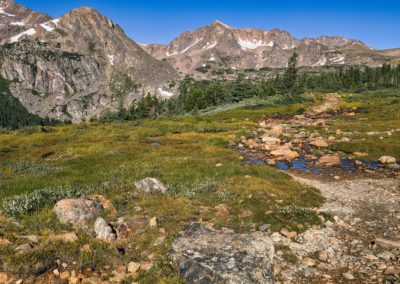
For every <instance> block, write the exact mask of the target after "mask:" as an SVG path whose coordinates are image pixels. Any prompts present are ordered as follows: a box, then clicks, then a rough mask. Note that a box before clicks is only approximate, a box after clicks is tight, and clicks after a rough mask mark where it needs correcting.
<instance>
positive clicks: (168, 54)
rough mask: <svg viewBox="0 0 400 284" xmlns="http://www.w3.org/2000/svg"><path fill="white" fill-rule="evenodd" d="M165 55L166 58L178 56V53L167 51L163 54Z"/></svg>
mask: <svg viewBox="0 0 400 284" xmlns="http://www.w3.org/2000/svg"><path fill="white" fill-rule="evenodd" d="M165 55H166V56H167V57H170V56H175V55H178V52H177V51H174V52H172V53H169V51H167V52H166V53H165Z"/></svg>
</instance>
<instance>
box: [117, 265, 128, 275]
mask: <svg viewBox="0 0 400 284" xmlns="http://www.w3.org/2000/svg"><path fill="white" fill-rule="evenodd" d="M116 271H117V273H118V274H126V272H127V269H126V266H125V265H120V266H118V267H117V269H116Z"/></svg>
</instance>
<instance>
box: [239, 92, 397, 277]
mask: <svg viewBox="0 0 400 284" xmlns="http://www.w3.org/2000/svg"><path fill="white" fill-rule="evenodd" d="M339 102H340V95H338V94H330V95H328V96H326V97H325V100H324V102H323V103H322V104H320V105H318V106H314V107H312V108H311V109H310V110H309V111H307V112H306V113H305V114H303V115H300V116H294V117H293V118H290V119H287V118H285V119H282V118H272V119H271V118H265V119H263V120H262V121H261V122H260V127H261V128H262V129H263V132H262V133H263V134H261V135H260V136H259V137H257V138H255V139H253V140H246V141H243V144H244V145H245V147H243V149H244V150H243V149H242V150H241V152H242V153H243V154H244V156H245V157H247V159H248V160H250V161H252V160H254V159H256V160H257V161H260V160H263V161H265V162H267V163H268V164H270V165H279V164H285V163H286V164H290V163H291V161H293V160H295V162H296V163H300V162H301V163H304V165H305V167H306V170H304V169H302V170H300V171H299V170H298V171H296V170H294V166H293V165H294V164H293V162H292V163H291V164H292V167H291V168H289V167H287V168H284V167H283V168H281V169H282V170H285V171H287V172H288V173H289V174H291V175H292V176H293V177H294V178H295V179H296V180H298V181H299V182H301V183H303V184H307V185H310V186H314V187H315V188H317V189H319V190H320V191H321V194H322V195H323V196H324V198H325V200H326V201H325V203H324V205H323V207H322V208H321V209H320V211H322V212H325V213H328V215H327V216H332V217H334V219H332V220H329V221H327V222H326V223H325V226H324V227H316V228H312V229H309V230H307V231H306V232H304V233H303V234H301V235H299V236H297V237H295V238H291V239H290V238H287V237H285V236H284V235H282V234H279V233H274V234H273V237H274V241H275V243H276V245H284V246H287V247H289V248H290V249H291V251H292V252H293V253H294V254H295V255H296V256H297V257H298V261H297V263H288V262H287V260H286V259H285V258H284V257H283V256H282V253H279V251H278V252H277V254H276V257H275V264H274V265H275V274H276V278H277V279H278V281H277V282H278V283H400V175H399V174H398V172H396V171H390V170H389V169H387V168H383V167H380V168H379V169H376V170H374V171H371V170H370V169H369V168H368V166H370V165H365V166H364V165H360V163H359V164H358V165H357V164H356V163H355V162H354V161H345V162H348V163H349V164H350V166H351V167H353V166H354V168H351V169H350V170H349V168H346V167H342V163H343V162H344V161H343V159H344V158H343V157H342V158H341V159H340V160H339V161H340V163H339V164H336V165H329V164H328V165H322V164H321V162H320V161H321V160H319V161H318V159H320V157H321V156H318V155H315V154H313V153H312V151H310V150H311V149H312V148H313V147H312V146H310V145H312V143H313V142H314V141H315V140H324V139H323V138H322V137H321V136H320V135H319V134H318V133H316V135H315V136H313V133H305V129H307V126H318V127H322V128H324V127H325V125H326V123H327V122H328V121H329V119H331V118H332V116H334V115H336V114H337V113H339V111H338V105H339ZM353 111H354V110H347V112H348V113H351V112H353ZM345 113H346V111H345ZM324 141H325V142H327V140H324ZM321 144H323V143H321ZM326 146H327V145H326ZM326 146H321V147H326ZM277 152H278V155H276V156H275V155H274V154H275V153H277ZM296 153H297V154H298V156H299V157H300V158H301V159H302V160H298V161H296V159H299V158H296ZM328 153H329V151H328ZM330 155H337V154H336V153H332V152H331V153H330ZM310 165H312V166H313V167H315V169H316V171H313V170H309V168H308V167H310ZM346 165H347V164H345V166H346ZM278 168H279V167H278ZM388 176H391V177H392V178H388ZM334 177H335V178H334ZM325 221H326V220H325ZM380 239H382V240H380Z"/></svg>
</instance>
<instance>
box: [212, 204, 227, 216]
mask: <svg viewBox="0 0 400 284" xmlns="http://www.w3.org/2000/svg"><path fill="white" fill-rule="evenodd" d="M215 209H217V213H216V214H215V215H216V216H218V217H221V218H226V217H229V215H230V209H229V206H228V204H219V205H218V206H216V207H215Z"/></svg>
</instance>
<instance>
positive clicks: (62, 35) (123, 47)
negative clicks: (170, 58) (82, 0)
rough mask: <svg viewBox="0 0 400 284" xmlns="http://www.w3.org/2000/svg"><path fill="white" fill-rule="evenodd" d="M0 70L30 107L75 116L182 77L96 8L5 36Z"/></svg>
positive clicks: (0, 49)
mask: <svg viewBox="0 0 400 284" xmlns="http://www.w3.org/2000/svg"><path fill="white" fill-rule="evenodd" d="M0 74H1V76H3V77H4V78H6V79H8V80H10V81H12V82H13V83H12V84H11V90H12V93H13V95H14V96H17V97H18V98H19V99H20V101H21V102H22V103H23V104H24V106H25V107H27V108H28V110H30V111H31V112H34V113H37V114H39V115H41V116H50V117H54V118H58V119H72V120H73V121H81V120H83V119H88V118H90V117H92V116H96V115H99V114H100V113H101V112H103V111H104V110H106V109H111V110H113V109H116V108H117V107H119V106H121V105H124V106H128V105H130V104H131V103H132V101H133V100H134V99H135V98H137V97H139V96H141V95H142V93H143V92H147V91H151V92H156V91H157V90H159V89H162V88H163V87H164V85H165V84H167V83H168V82H169V81H173V80H175V79H177V78H178V74H177V72H176V71H175V70H174V69H173V68H172V67H171V66H170V65H169V64H168V63H166V62H161V61H158V60H157V59H155V58H153V57H152V56H150V55H149V54H147V53H146V52H145V51H144V50H143V49H142V48H141V47H140V46H138V45H137V44H136V43H135V42H133V41H132V40H130V39H129V38H127V37H126V36H125V34H124V32H123V30H122V29H121V28H120V27H119V26H118V25H116V24H114V23H113V22H112V21H111V20H109V19H107V18H106V17H104V16H102V15H100V14H99V13H97V12H96V11H95V10H93V9H91V8H79V9H76V10H73V11H71V12H70V13H68V14H66V15H65V16H62V17H61V18H59V19H55V20H48V21H46V22H44V23H41V24H37V25H34V26H33V27H31V28H29V29H27V30H25V31H23V32H21V33H19V34H17V35H13V36H12V37H9V38H5V39H3V45H2V46H1V47H0Z"/></svg>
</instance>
